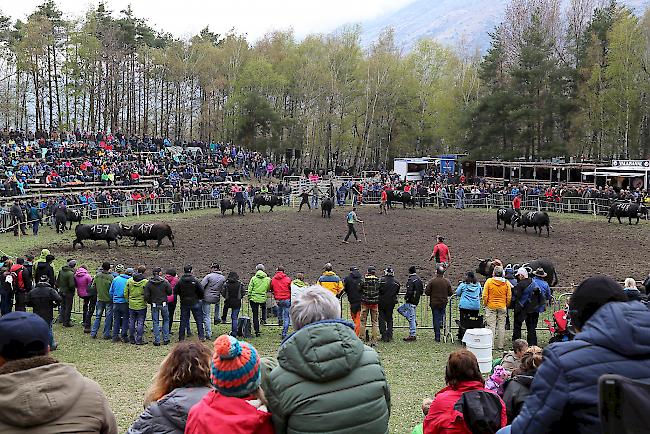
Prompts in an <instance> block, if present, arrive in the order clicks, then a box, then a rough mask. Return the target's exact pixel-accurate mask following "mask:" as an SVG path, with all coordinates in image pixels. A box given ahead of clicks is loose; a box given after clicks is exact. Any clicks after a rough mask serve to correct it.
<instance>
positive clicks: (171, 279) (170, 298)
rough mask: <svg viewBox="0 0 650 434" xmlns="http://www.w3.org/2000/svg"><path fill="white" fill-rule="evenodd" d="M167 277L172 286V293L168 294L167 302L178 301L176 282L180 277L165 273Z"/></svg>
mask: <svg viewBox="0 0 650 434" xmlns="http://www.w3.org/2000/svg"><path fill="white" fill-rule="evenodd" d="M165 279H166V280H167V281H168V282H169V284H170V285H171V287H172V295H168V296H167V303H175V302H176V284H177V283H178V277H176V276H171V275H169V274H165Z"/></svg>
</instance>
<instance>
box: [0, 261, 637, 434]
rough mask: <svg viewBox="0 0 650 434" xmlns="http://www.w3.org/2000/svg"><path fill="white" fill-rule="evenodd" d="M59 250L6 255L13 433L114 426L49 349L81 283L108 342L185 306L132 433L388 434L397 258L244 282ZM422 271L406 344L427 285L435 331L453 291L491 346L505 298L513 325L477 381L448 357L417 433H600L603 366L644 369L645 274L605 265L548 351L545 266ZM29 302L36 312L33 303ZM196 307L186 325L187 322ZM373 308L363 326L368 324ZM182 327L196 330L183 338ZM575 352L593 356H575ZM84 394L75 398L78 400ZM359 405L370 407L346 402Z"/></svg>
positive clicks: (572, 303)
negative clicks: (482, 275) (507, 344)
mask: <svg viewBox="0 0 650 434" xmlns="http://www.w3.org/2000/svg"><path fill="white" fill-rule="evenodd" d="M54 259H55V258H54V256H53V255H52V254H51V253H50V252H49V251H48V250H47V249H43V250H42V251H41V253H40V255H39V257H38V258H36V259H35V258H34V257H33V256H30V255H26V256H25V257H21V258H16V260H15V263H14V261H12V260H10V259H8V258H6V257H4V258H2V259H1V262H2V264H0V272H1V274H2V281H1V282H0V296H1V298H2V300H1V303H0V305H1V306H0V307H2V310H1V312H0V315H1V316H0V380H2V381H0V392H2V393H0V396H1V397H2V398H0V402H1V403H2V406H0V408H2V410H1V411H0V427H6V429H8V430H11V431H12V432H23V431H25V430H30V429H31V430H38V429H45V427H49V426H57V427H59V429H63V427H67V426H68V425H74V426H76V427H77V429H79V426H80V425H83V426H84V430H86V431H89V432H111V433H112V432H117V431H116V430H117V428H116V423H115V418H114V416H113V413H112V411H111V409H110V406H109V405H108V403H107V401H106V399H105V398H104V396H103V394H102V392H101V390H100V389H99V387H98V386H97V384H96V383H94V382H93V381H91V380H89V379H87V378H84V377H82V376H81V375H80V374H79V373H78V372H77V371H76V370H75V369H74V367H72V366H70V365H63V364H60V363H58V361H56V359H55V358H53V357H52V354H51V352H52V351H55V350H56V349H57V343H56V342H55V338H54V335H53V332H52V323H53V322H54V321H55V320H58V321H60V322H61V324H62V325H63V326H64V327H73V326H74V325H73V321H72V307H73V301H74V299H75V297H76V296H78V297H79V298H80V299H81V300H83V312H82V319H81V324H82V326H83V329H84V332H85V333H87V334H88V335H89V336H90V338H94V339H98V338H103V339H105V340H107V341H113V342H114V343H115V344H117V345H120V344H122V343H127V344H128V343H130V344H133V345H146V344H147V340H146V338H145V335H146V334H147V333H146V332H145V327H144V322H145V318H146V317H147V312H148V311H150V312H151V318H152V328H151V333H152V337H153V345H156V346H160V345H169V344H170V343H171V340H172V336H173V335H174V331H173V330H172V325H173V324H174V313H175V312H176V313H178V312H179V311H180V324H179V325H178V342H179V343H178V344H177V345H174V347H173V348H172V349H171V351H170V353H169V355H168V357H167V358H166V359H165V360H164V361H163V363H162V365H161V367H160V370H159V373H158V375H157V376H156V378H155V379H154V381H153V384H152V385H151V388H150V389H149V391H148V392H147V394H146V399H145V408H146V409H145V411H144V413H143V414H142V415H141V416H140V417H139V418H138V419H137V420H136V421H135V422H134V423H133V425H132V426H131V428H130V429H129V432H131V433H140V432H142V433H145V432H159V431H161V430H163V431H165V432H196V433H199V432H201V433H203V432H223V431H227V432H242V433H243V432H267V433H273V432H278V433H284V432H305V431H308V430H309V429H312V431H313V427H318V428H317V431H319V432H321V431H322V432H333V431H337V432H350V433H351V432H354V431H356V430H360V429H365V430H367V431H368V432H388V420H389V416H390V402H391V397H390V391H389V385H388V382H387V379H386V377H385V374H384V371H383V369H382V368H381V366H380V364H379V363H380V362H379V360H380V359H379V355H378V354H377V352H376V351H375V349H374V348H373V347H375V345H376V343H377V341H378V339H379V337H380V336H381V339H382V340H383V341H385V342H390V341H391V340H392V339H393V318H392V317H393V312H394V310H395V307H396V306H397V305H398V298H399V294H400V289H401V284H400V282H399V281H398V280H397V279H396V277H395V271H394V270H393V269H392V268H390V267H387V268H385V269H384V270H383V273H377V270H376V268H375V267H374V266H370V267H368V269H367V272H366V273H365V275H362V274H361V273H360V272H359V269H358V267H355V266H353V267H351V268H350V273H349V275H348V276H346V277H344V278H341V277H339V276H338V275H337V274H336V272H335V271H334V270H333V267H332V265H331V264H326V265H325V266H324V268H323V272H322V274H321V276H320V277H318V278H317V279H316V278H315V279H313V282H314V285H312V286H310V285H309V284H308V283H307V280H308V279H306V278H305V275H304V273H296V274H295V276H294V278H291V277H289V276H288V275H287V274H286V273H285V269H284V267H282V266H277V267H276V268H275V273H274V274H273V275H271V273H269V274H267V273H266V267H265V266H264V265H262V264H258V265H257V266H256V267H255V270H254V271H252V272H251V277H250V279H249V280H248V283H244V282H243V281H242V280H243V279H242V278H240V275H239V273H238V272H237V271H234V270H231V271H229V272H227V273H225V272H223V271H222V270H221V268H220V266H219V264H218V263H216V262H215V263H213V264H212V265H211V267H210V271H209V272H208V273H207V274H205V275H204V276H203V277H202V278H199V277H196V276H195V275H194V274H193V268H192V266H191V265H185V266H184V267H183V274H182V275H181V276H178V275H177V273H176V271H175V270H174V269H168V270H165V271H164V272H163V270H162V269H161V268H153V269H152V270H147V269H146V267H144V266H134V267H124V266H123V265H120V264H118V265H115V266H113V265H112V264H110V263H108V262H106V263H104V264H102V266H101V267H100V269H98V270H97V271H96V272H95V273H93V272H91V271H90V270H88V267H86V266H84V265H83V264H81V265H78V263H77V261H76V260H74V259H70V260H68V261H67V262H66V263H65V265H64V266H63V267H61V269H60V270H59V271H58V273H56V272H55V270H54V268H53V265H52V264H53V262H54ZM447 259H449V258H447ZM416 271H417V270H416V269H415V267H410V268H409V270H408V277H407V279H406V284H405V287H406V295H405V298H404V304H402V305H401V306H399V308H398V309H397V311H398V313H400V314H401V315H403V316H405V317H406V318H407V319H408V320H409V335H408V336H407V337H405V338H404V341H406V342H411V341H414V340H415V339H416V328H417V322H416V321H415V308H416V306H417V305H418V303H419V301H420V298H421V296H422V295H423V294H424V295H427V296H428V298H429V303H430V308H431V309H432V312H433V315H432V317H433V325H434V328H439V327H440V324H439V321H440V316H441V315H442V316H443V321H444V312H445V307H446V304H447V302H448V298H449V296H451V295H452V294H453V293H454V292H455V293H456V295H458V296H459V297H460V300H461V303H460V308H461V309H462V310H461V316H462V313H463V311H465V313H467V311H478V310H479V309H480V308H481V307H483V309H484V312H485V314H486V316H487V317H488V326H489V328H491V329H492V330H493V332H494V333H495V335H496V336H497V339H496V345H497V347H498V348H499V349H502V348H503V347H504V343H503V342H504V340H503V333H504V332H505V328H504V321H503V320H500V319H499V317H500V316H501V315H504V316H505V315H507V313H506V308H507V307H510V308H511V309H513V310H514V323H515V327H514V330H513V350H512V351H508V352H505V353H504V355H503V357H501V358H498V359H496V360H495V366H494V369H493V371H492V372H491V374H490V375H489V377H488V378H487V379H485V378H484V376H483V375H482V374H481V370H480V369H479V365H478V360H477V359H476V357H475V356H474V354H473V353H471V352H470V351H467V350H462V349H461V350H458V351H454V352H453V353H451V354H450V355H449V358H448V361H447V366H446V369H445V382H446V384H447V385H446V387H445V388H444V389H442V390H441V391H439V392H438V393H437V394H436V396H435V397H433V398H431V399H427V400H425V402H424V403H423V412H424V418H423V424H422V425H420V426H418V427H416V428H415V431H414V432H423V433H439V432H459V433H468V432H471V430H472V429H474V428H476V427H478V426H486V425H487V426H490V427H492V428H491V429H492V430H493V431H492V432H494V431H495V430H497V429H499V428H502V427H504V426H505V428H503V430H504V431H503V432H504V433H505V432H517V433H519V432H522V433H523V432H526V433H528V432H535V433H537V432H539V433H543V432H569V431H570V432H577V433H583V432H584V433H586V432H596V431H598V430H599V427H600V423H601V422H600V419H599V418H598V413H597V410H598V393H597V387H598V386H597V385H598V379H599V378H600V376H601V375H603V374H605V373H617V374H620V375H623V376H625V377H627V378H630V379H633V380H647V379H649V377H648V372H650V352H648V351H649V348H650V341H649V340H648V339H649V336H650V329H648V327H649V324H650V310H648V306H647V305H646V304H644V303H641V302H639V300H644V299H645V294H644V292H645V288H648V287H650V276H648V278H647V280H646V281H645V282H644V287H643V288H641V289H639V288H638V287H637V285H636V282H635V281H634V279H628V280H626V282H625V285H624V287H623V286H622V285H620V284H619V283H617V282H615V281H614V280H612V279H611V278H609V277H606V276H595V277H592V278H588V279H586V280H585V281H583V282H582V283H581V284H580V285H579V286H578V287H577V288H576V290H575V292H574V293H573V295H572V296H571V298H570V299H569V301H568V308H567V312H568V315H569V317H570V319H571V321H572V323H573V327H574V331H575V333H576V334H575V336H574V338H573V339H571V340H567V341H565V342H560V343H557V344H553V345H550V346H548V347H547V348H546V349H545V350H542V349H541V348H539V347H538V346H537V345H538V342H537V336H536V334H535V330H534V325H536V319H537V318H538V317H539V313H540V308H543V306H545V305H546V304H547V301H548V299H549V296H550V295H549V293H548V291H550V289H549V288H548V285H546V284H545V283H544V281H543V278H544V277H545V276H544V275H543V273H544V272H543V270H542V269H538V270H534V271H533V272H532V276H531V277H529V275H528V271H527V270H526V269H519V270H516V272H515V273H514V276H515V277H516V280H514V281H513V282H512V283H511V282H510V280H512V274H509V273H508V271H507V270H504V269H503V267H501V266H499V265H497V266H495V267H494V271H493V276H492V277H491V278H489V279H488V280H487V281H486V282H485V284H484V285H483V286H482V287H481V286H480V285H478V284H477V280H476V278H475V277H474V275H473V273H467V275H466V277H465V279H464V281H463V282H461V283H460V284H459V285H458V287H457V288H456V290H455V291H454V290H453V288H452V285H451V282H450V281H449V280H448V279H446V278H445V276H444V275H445V272H446V270H445V267H444V266H442V265H438V267H437V272H436V276H435V277H433V278H432V279H431V280H429V281H428V282H427V283H426V284H425V283H424V282H423V281H422V279H421V278H420V277H419V276H418V275H417V272H416ZM378 274H380V275H378ZM342 295H346V297H347V299H348V303H349V309H350V316H351V317H352V319H353V321H352V322H349V323H348V322H347V321H345V320H343V319H341V318H342V312H341V307H342V303H341V302H340V300H338V298H340V297H341V296H342ZM221 299H223V303H222V300H221ZM245 299H246V300H247V301H248V303H249V305H250V311H251V312H252V322H253V324H252V330H251V327H250V326H251V324H250V323H249V321H250V320H249V319H248V318H240V312H241V311H242V308H243V304H244V300H245ZM540 300H541V304H542V305H541V306H540ZM29 307H31V308H32V310H33V314H30V313H27V308H29ZM57 307H60V310H59V312H58V318H57V315H56V314H55V313H56V310H57ZM12 311H13V312H12ZM229 311H230V320H231V321H230V322H231V328H230V330H231V331H230V333H229V334H227V335H222V336H218V337H216V340H215V341H214V344H213V348H212V351H210V348H209V347H207V346H205V344H203V342H204V341H206V340H210V341H212V339H213V326H214V325H216V324H220V323H222V322H224V323H225V322H226V320H227V314H228V312H229ZM436 311H437V312H438V314H436V313H435V312H436ZM213 314H214V316H212V315H213ZM271 315H274V316H276V317H277V320H278V322H279V324H281V326H282V343H281V345H280V348H279V350H278V354H277V358H262V357H261V356H260V355H259V354H258V353H257V350H256V349H255V347H254V346H253V345H252V344H250V343H248V342H245V341H240V340H239V338H242V337H243V338H246V339H250V340H251V342H254V341H255V339H256V337H259V336H260V335H261V332H262V329H261V327H260V325H263V324H265V323H266V322H267V321H268V320H269V318H270V316H271ZM191 316H193V318H194V321H195V323H196V327H195V328H194V327H190V317H191ZM368 316H370V317H371V330H370V331H369V332H368V333H366V322H367V317H368ZM490 318H492V319H490ZM620 318H626V320H625V321H619V320H617V319H620ZM524 322H525V323H526V325H527V326H529V327H528V333H527V339H526V340H523V339H521V338H520V336H521V330H520V328H521V325H522V323H524ZM102 323H103V324H102ZM517 324H518V326H517ZM247 325H248V327H247ZM290 327H291V328H292V329H293V333H291V334H290V333H289V331H290ZM531 327H532V329H531ZM192 328H194V329H195V330H196V331H197V334H198V336H197V337H198V339H199V342H197V341H193V340H190V341H187V340H186V337H188V336H189V335H190V330H191V329H192ZM252 331H254V333H255V334H254V335H253V334H252ZM439 339H440V335H439V329H438V330H436V340H439ZM364 343H365V344H367V345H364ZM115 348H116V351H119V347H115ZM584 360H592V361H594V363H591V364H589V365H585V364H584ZM36 390H38V391H39V392H38V393H42V391H48V390H51V391H52V392H47V393H52V394H57V393H58V394H60V395H50V397H53V396H57V399H49V400H48V399H47V398H45V397H42V396H40V395H39V396H37V395H34V391H36ZM30 391H31V392H30ZM16 396H20V397H21V398H20V399H16V398H15V397H16ZM91 396H92V397H93V398H92V399H91ZM78 399H83V400H84V402H83V403H79V404H78V405H72V404H74V402H75V401H76V400H78ZM25 400H27V401H28V402H29V405H28V406H26V407H24V408H23V411H21V412H15V411H11V410H12V409H15V405H17V404H18V403H25V402H26V401H25ZM477 403H480V405H479V404H477ZM477 405H479V406H480V408H477ZM358 406H362V407H363V408H364V411H358V412H357V411H351V409H355V408H358ZM25 408H28V409H29V411H26V410H25ZM325 414H328V415H332V414H336V416H337V417H323V416H324V415H325ZM235 420H236V422H235ZM52 424H54V425H52ZM233 424H234V425H233ZM242 424H243V425H242ZM506 425H507V426H506ZM310 427H311V428H310ZM21 430H23V431H21ZM256 430H257V431H256Z"/></svg>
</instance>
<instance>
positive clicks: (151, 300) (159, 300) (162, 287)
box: [144, 276, 172, 305]
mask: <svg viewBox="0 0 650 434" xmlns="http://www.w3.org/2000/svg"><path fill="white" fill-rule="evenodd" d="M171 293H172V286H171V285H170V284H169V282H168V281H167V279H165V278H164V277H161V276H153V277H152V278H151V279H149V281H148V282H147V284H146V285H145V286H144V300H145V301H146V302H147V303H148V304H155V305H161V304H163V303H166V302H167V297H168V296H170V295H171Z"/></svg>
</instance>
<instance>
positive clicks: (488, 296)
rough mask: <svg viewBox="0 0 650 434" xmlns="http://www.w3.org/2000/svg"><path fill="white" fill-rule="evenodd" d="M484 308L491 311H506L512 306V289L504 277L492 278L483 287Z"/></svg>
mask: <svg viewBox="0 0 650 434" xmlns="http://www.w3.org/2000/svg"><path fill="white" fill-rule="evenodd" d="M481 297H482V302H483V306H485V307H487V308H489V309H505V308H506V307H508V306H510V299H511V298H512V287H511V285H510V282H508V281H507V280H506V279H504V278H503V277H490V278H489V279H488V280H486V281H485V285H484V286H483V295H482V296H481Z"/></svg>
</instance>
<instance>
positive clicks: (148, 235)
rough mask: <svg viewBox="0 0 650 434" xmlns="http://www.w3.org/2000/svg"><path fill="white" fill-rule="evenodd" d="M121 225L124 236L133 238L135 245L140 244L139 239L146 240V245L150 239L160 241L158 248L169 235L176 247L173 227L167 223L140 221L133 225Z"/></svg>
mask: <svg viewBox="0 0 650 434" xmlns="http://www.w3.org/2000/svg"><path fill="white" fill-rule="evenodd" d="M120 227H121V229H122V234H123V235H124V236H127V237H131V238H133V245H134V246H137V245H138V241H144V245H145V246H146V245H147V241H148V240H156V241H158V245H157V246H156V248H158V247H160V245H161V244H162V240H163V238H165V237H167V238H169V241H171V242H172V247H176V246H175V245H174V234H173V233H172V228H171V226H169V225H168V224H167V223H138V224H134V225H131V226H126V225H122V224H120Z"/></svg>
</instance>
